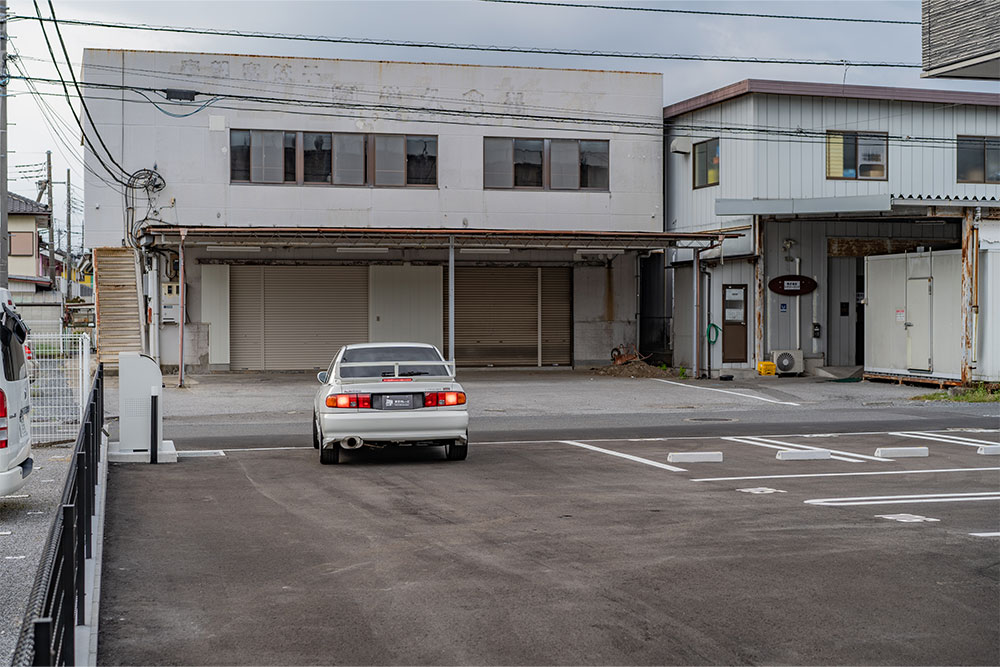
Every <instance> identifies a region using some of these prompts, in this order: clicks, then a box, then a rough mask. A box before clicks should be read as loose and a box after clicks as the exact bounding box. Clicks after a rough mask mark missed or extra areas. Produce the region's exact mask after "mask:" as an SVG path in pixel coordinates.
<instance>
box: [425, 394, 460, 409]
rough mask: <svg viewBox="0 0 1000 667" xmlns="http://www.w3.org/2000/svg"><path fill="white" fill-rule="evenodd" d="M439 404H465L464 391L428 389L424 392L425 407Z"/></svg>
mask: <svg viewBox="0 0 1000 667" xmlns="http://www.w3.org/2000/svg"><path fill="white" fill-rule="evenodd" d="M441 405H465V392H461V391H429V392H427V393H426V394H424V407H425V408H434V407H438V406H441Z"/></svg>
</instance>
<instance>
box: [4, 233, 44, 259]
mask: <svg viewBox="0 0 1000 667" xmlns="http://www.w3.org/2000/svg"><path fill="white" fill-rule="evenodd" d="M7 235H8V236H9V237H10V238H8V239H7V248H8V254H9V256H10V257H34V256H35V255H36V254H37V251H38V233H37V232H28V231H13V232H8V233H7ZM15 235H16V236H18V237H20V236H23V235H28V236H30V237H31V252H14V236H15Z"/></svg>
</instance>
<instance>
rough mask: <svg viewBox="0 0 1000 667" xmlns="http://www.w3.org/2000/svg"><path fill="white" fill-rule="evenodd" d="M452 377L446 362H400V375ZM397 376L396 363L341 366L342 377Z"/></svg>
mask: <svg viewBox="0 0 1000 667" xmlns="http://www.w3.org/2000/svg"><path fill="white" fill-rule="evenodd" d="M422 375H431V376H434V377H450V376H451V373H449V372H448V367H447V366H445V365H444V364H420V363H416V364H399V376H398V377H420V376H422ZM395 376H396V364H388V365H386V364H372V365H370V366H369V365H365V366H341V367H340V377H342V378H387V377H395Z"/></svg>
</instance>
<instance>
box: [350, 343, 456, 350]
mask: <svg viewBox="0 0 1000 667" xmlns="http://www.w3.org/2000/svg"><path fill="white" fill-rule="evenodd" d="M344 347H345V348H346V349H348V350H360V349H363V348H366V347H429V348H434V349H437V347H436V346H434V345H431V344H430V343H351V344H350V345H345V346H344Z"/></svg>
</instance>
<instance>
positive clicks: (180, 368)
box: [177, 229, 187, 387]
mask: <svg viewBox="0 0 1000 667" xmlns="http://www.w3.org/2000/svg"><path fill="white" fill-rule="evenodd" d="M186 236H187V230H186V229H182V230H181V242H180V249H179V252H178V253H177V254H178V258H177V263H178V264H180V267H179V270H178V273H179V277H180V283H181V284H180V292H181V294H180V297H181V299H180V300H181V305H180V311H181V312H180V315H179V316H178V330H179V335H178V336H177V339H178V343H177V347H178V351H177V386H178V387H183V386H184V320H186V319H187V317H185V313H186V312H187V288H186V287H185V285H184V238H185V237H186Z"/></svg>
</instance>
